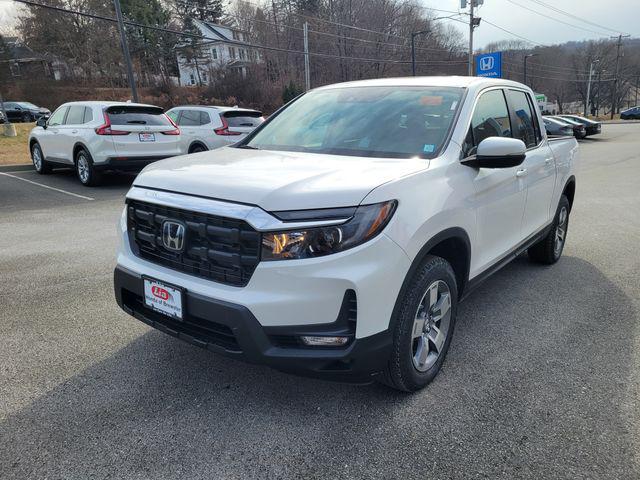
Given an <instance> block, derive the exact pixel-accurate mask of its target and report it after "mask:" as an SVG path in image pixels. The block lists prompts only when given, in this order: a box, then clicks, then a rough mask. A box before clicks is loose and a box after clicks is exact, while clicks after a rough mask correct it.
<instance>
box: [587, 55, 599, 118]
mask: <svg viewBox="0 0 640 480" xmlns="http://www.w3.org/2000/svg"><path fill="white" fill-rule="evenodd" d="M599 61H600V60H594V61H593V62H591V63H590V64H589V81H588V82H587V98H586V100H585V102H584V116H585V117H586V116H587V113H590V111H589V105H590V103H591V102H590V100H591V76H592V75H593V64H594V63H597V62H599Z"/></svg>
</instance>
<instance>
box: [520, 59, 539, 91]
mask: <svg viewBox="0 0 640 480" xmlns="http://www.w3.org/2000/svg"><path fill="white" fill-rule="evenodd" d="M537 56H538V54H537V53H527V54H526V55H525V56H524V82H522V83H524V84H525V85H526V84H527V58H530V57H537Z"/></svg>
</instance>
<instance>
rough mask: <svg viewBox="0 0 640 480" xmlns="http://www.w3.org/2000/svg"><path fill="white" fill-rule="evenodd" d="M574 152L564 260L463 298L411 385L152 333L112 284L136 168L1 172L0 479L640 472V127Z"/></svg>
mask: <svg viewBox="0 0 640 480" xmlns="http://www.w3.org/2000/svg"><path fill="white" fill-rule="evenodd" d="M581 147H582V162H581V164H580V167H579V170H578V172H579V177H578V190H577V194H576V203H575V206H574V210H573V212H572V216H571V222H570V226H569V234H568V241H567V245H566V248H565V253H564V256H563V258H562V259H561V261H560V262H559V263H558V264H557V265H555V266H552V267H540V266H536V265H532V264H530V263H529V262H528V261H527V259H526V257H520V258H519V259H517V260H516V261H515V262H513V263H512V264H510V265H509V266H507V267H506V268H505V269H503V270H502V271H501V272H499V273H498V274H497V275H495V276H494V277H493V278H492V279H490V280H489V281H488V282H486V283H485V284H484V285H483V286H482V287H481V288H480V289H479V290H477V291H476V292H475V293H474V294H473V295H472V296H471V297H469V299H468V300H466V301H465V302H464V303H463V304H462V305H461V307H460V310H459V318H458V324H457V328H456V332H455V336H454V338H453V342H452V344H451V349H450V351H449V355H448V357H447V361H446V362H445V364H444V367H443V370H442V372H441V373H440V375H439V376H438V377H437V379H436V381H435V382H434V383H433V384H432V385H431V386H430V387H428V388H427V389H426V390H424V391H422V392H419V393H417V394H413V395H406V394H400V393H397V392H394V391H391V390H388V389H387V388H385V387H382V386H379V385H370V386H352V385H343V384H335V383H328V382H322V381H316V380H308V379H301V378H297V377H294V376H289V375H285V374H281V373H278V372H275V371H272V370H270V369H268V368H265V367H261V366H254V365H246V364H243V363H238V362H236V361H233V360H229V359H226V358H223V357H219V356H215V355H212V354H211V353H208V352H206V351H204V350H200V349H198V348H196V347H194V346H191V345H188V344H186V343H182V342H180V341H178V340H176V339H174V338H172V337H169V336H166V335H164V334H162V333H160V332H157V331H154V330H152V329H150V328H148V327H147V326H145V325H143V324H142V323H140V322H138V321H137V320H134V319H133V318H131V317H129V316H127V315H126V314H125V313H124V312H122V311H120V310H119V308H118V307H117V305H116V303H115V301H114V298H113V291H112V271H113V267H114V250H115V244H116V233H115V223H116V219H117V218H118V216H119V214H120V212H121V209H122V202H123V195H124V193H125V192H126V190H127V188H128V187H129V185H130V183H131V181H132V177H130V176H129V177H113V178H110V179H109V181H108V183H107V185H106V186H105V187H102V188H97V189H87V188H84V187H82V186H81V185H80V184H79V183H78V182H77V181H76V179H75V178H74V177H73V175H72V174H71V173H61V174H56V175H52V176H45V177H43V176H39V175H37V174H35V173H34V172H30V171H29V172H15V173H10V172H9V174H0V206H1V208H0V227H1V228H0V230H1V233H0V285H1V286H2V289H1V290H0V478H2V479H14V478H15V479H40V478H48V479H58V478H64V479H88V478H100V479H103V478H114V479H128V478H154V479H160V478H162V479H165V478H167V479H174V478H175V479H198V478H203V479H204V478H207V479H210V478H225V479H227V478H421V479H422V478H598V479H602V478H612V479H613V478H615V479H627V478H629V479H630V478H640V314H639V313H638V312H639V311H640V254H639V253H638V242H639V239H640V214H639V213H638V212H640V188H639V185H640V124H628V125H605V126H604V131H603V134H602V135H601V136H600V137H599V138H594V139H588V140H585V141H582V142H581ZM25 180H27V181H25ZM31 182H36V183H31ZM43 185H44V186H43Z"/></svg>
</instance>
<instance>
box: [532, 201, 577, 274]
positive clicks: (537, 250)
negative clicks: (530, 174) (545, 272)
mask: <svg viewBox="0 0 640 480" xmlns="http://www.w3.org/2000/svg"><path fill="white" fill-rule="evenodd" d="M570 212H571V205H570V203H569V199H568V198H567V197H566V196H565V195H562V196H561V197H560V202H558V208H557V209H556V215H555V217H553V224H552V225H551V229H550V230H549V233H547V236H546V237H544V238H543V239H542V240H540V241H539V242H538V243H536V244H535V245H533V246H531V247H529V251H528V254H529V258H530V259H531V260H532V261H534V262H536V263H542V264H545V265H552V264H554V263H556V262H557V261H558V260H560V257H561V256H562V251H563V250H564V244H565V242H566V240H567V232H568V229H569V213H570ZM559 237H561V241H558V238H559Z"/></svg>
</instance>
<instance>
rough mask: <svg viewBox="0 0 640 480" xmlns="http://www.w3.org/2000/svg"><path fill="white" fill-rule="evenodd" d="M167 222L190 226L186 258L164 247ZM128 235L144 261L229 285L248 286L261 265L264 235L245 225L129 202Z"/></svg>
mask: <svg viewBox="0 0 640 480" xmlns="http://www.w3.org/2000/svg"><path fill="white" fill-rule="evenodd" d="M166 220H173V221H176V222H179V223H181V224H182V225H184V226H185V230H186V232H185V235H184V248H183V249H182V250H181V251H180V252H176V251H173V250H170V249H168V248H166V247H165V245H164V243H163V240H162V228H163V223H164V222H165V221H166ZM127 230H128V233H129V243H130V245H131V249H132V250H133V252H134V253H135V254H136V255H137V256H139V257H140V258H144V259H145V260H148V261H150V262H153V263H157V264H159V265H163V266H165V267H168V268H172V269H174V270H179V271H181V272H185V273H189V274H191V275H197V276H199V277H204V278H207V279H210V280H213V281H215V282H219V283H224V284H226V285H234V286H239V287H241V286H244V285H246V284H247V283H248V282H249V280H250V279H251V275H253V271H254V270H255V268H256V266H257V265H258V262H259V261H260V258H259V256H260V233H259V232H257V231H256V230H254V229H253V227H251V225H249V224H248V223H247V222H245V221H244V220H237V219H232V218H226V217H218V216H214V215H207V214H204V213H198V212H191V211H187V210H180V209H177V208H171V207H165V206H162V205H155V204H152V203H146V202H140V201H137V200H129V201H127Z"/></svg>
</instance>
